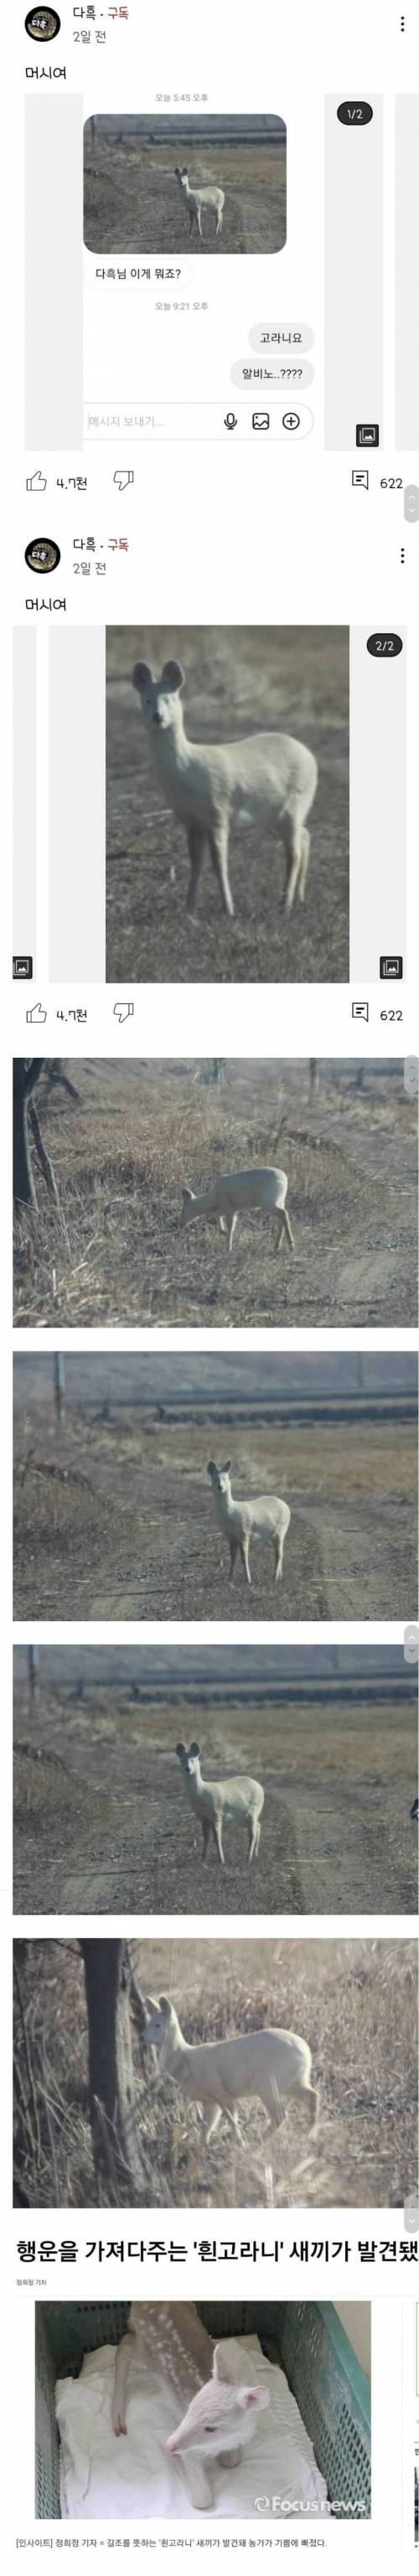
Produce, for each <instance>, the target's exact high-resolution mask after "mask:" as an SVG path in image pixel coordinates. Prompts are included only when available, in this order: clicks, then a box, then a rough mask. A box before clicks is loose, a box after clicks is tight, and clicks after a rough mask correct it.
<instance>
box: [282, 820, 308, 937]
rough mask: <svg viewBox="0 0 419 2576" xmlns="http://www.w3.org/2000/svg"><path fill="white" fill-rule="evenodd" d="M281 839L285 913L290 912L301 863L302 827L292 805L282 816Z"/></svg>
mask: <svg viewBox="0 0 419 2576" xmlns="http://www.w3.org/2000/svg"><path fill="white" fill-rule="evenodd" d="M282 838H283V843H284V849H285V853H286V858H287V860H288V873H287V891H286V896H285V911H286V912H292V906H293V902H294V895H295V892H296V887H297V885H298V879H299V875H300V869H301V867H302V862H303V836H302V826H301V824H300V823H299V821H298V817H297V815H296V813H295V811H293V807H292V805H290V806H289V807H288V811H287V813H285V814H283V816H282Z"/></svg>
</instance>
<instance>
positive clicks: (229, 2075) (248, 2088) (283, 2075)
mask: <svg viewBox="0 0 419 2576" xmlns="http://www.w3.org/2000/svg"><path fill="white" fill-rule="evenodd" d="M145 2000H146V2010H147V2013H148V2016H149V2018H148V2021H147V2022H146V2026H145V2032H144V2045H145V2046H146V2047H150V2048H154V2049H156V2050H157V2051H158V2054H159V2063H160V2067H161V2072H162V2074H163V2075H165V2076H166V2075H168V2076H169V2077H170V2081H171V2083H173V2084H178V2085H179V2087H180V2091H181V2092H182V2093H184V2094H185V2095H186V2099H187V2101H188V2102H200V2104H201V2112H202V2123H203V2145H204V2146H208V2145H209V2141H210V2138H214V2137H215V2134H216V2131H217V2129H219V2127H220V2121H221V2120H222V2117H223V2113H224V2118H225V2119H226V2120H227V2121H228V2126H229V2128H230V2129H232V2130H233V2132H234V2135H235V2137H236V2138H239V2137H240V2130H239V2123H238V2114H237V2103H238V2102H241V2101H243V2100H245V2098H246V2097H252V2098H253V2099H255V2098H256V2099H257V2100H258V2101H259V2102H263V2104H264V2108H265V2111H268V2113H269V2123H270V2128H271V2129H272V2130H273V2129H277V2128H278V2127H279V2125H280V2122H281V2120H282V2105H283V2102H284V2100H285V2099H286V2100H287V2102H289V2101H291V2100H293V2099H295V2097H296V2095H297V2093H298V2094H300V2093H303V2094H304V2097H305V2099H306V2100H307V2102H308V2107H309V2117H310V2126H311V2127H312V2128H314V2129H317V2124H318V2117H319V2102H318V2094H317V2092H316V2088H315V2085H314V2084H312V2082H311V2049H310V2048H309V2047H308V2044H307V2040H306V2039H298V2037H297V2035H296V2032H295V2031H293V2030H251V2031H250V2030H249V2031H247V2032H246V2034H245V2035H244V2036H240V2037H239V2038H234V2039H206V2040H202V2041H197V2042H196V2043H195V2044H194V2043H191V2042H189V2040H187V2039H185V2038H184V2034H183V2031H182V2030H181V2026H180V2021H179V2020H178V2015H177V2012H176V2010H175V2005H174V2004H172V2003H170V2002H169V1997H168V1995H160V1997H159V2002H158V2003H156V1999H155V1996H154V1995H146V1999H145Z"/></svg>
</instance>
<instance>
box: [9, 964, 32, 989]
mask: <svg viewBox="0 0 419 2576" xmlns="http://www.w3.org/2000/svg"><path fill="white" fill-rule="evenodd" d="M32 976H33V957H14V958H13V983H14V984H31V983H32Z"/></svg>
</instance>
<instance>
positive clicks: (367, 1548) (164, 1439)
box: [14, 1352, 417, 1624]
mask: <svg viewBox="0 0 419 2576" xmlns="http://www.w3.org/2000/svg"><path fill="white" fill-rule="evenodd" d="M358 1380H359V1385H358ZM14 1382H15V1510H14V1537H15V1555H14V1613H15V1617H16V1618H17V1619H25V1620H28V1619H31V1620H32V1619H34V1620H37V1619H65V1620H74V1619H77V1620H78V1619H82V1620H84V1619H118V1620H120V1619H135V1620H137V1621H138V1620H141V1619H147V1620H159V1619H163V1620H174V1621H180V1620H182V1621H186V1622H187V1621H190V1620H199V1621H206V1620H214V1619H216V1620H220V1621H225V1620H226V1619H230V1620H231V1619H233V1620H235V1621H237V1620H240V1621H246V1622H248V1623H250V1624H252V1622H253V1621H254V1620H255V1619H258V1620H265V1619H267V1620H278V1618H280V1619H281V1621H282V1620H290V1619H293V1620H300V1619H305V1620H317V1619H321V1620H324V1619H332V1620H340V1619H341V1620H348V1619H349V1620H351V1619H357V1620H362V1619H376V1620H380V1619H393V1620H394V1619H400V1620H404V1619H409V1618H410V1619H414V1618H415V1617H416V1603H417V1539H416V1509H417V1370H416V1363H415V1360H414V1358H412V1359H410V1358H409V1357H404V1356H403V1355H400V1354H398V1353H396V1354H395V1355H390V1354H388V1355H387V1354H384V1356H381V1355H377V1356H376V1358H374V1357H373V1356H371V1355H369V1354H367V1355H364V1356H363V1358H362V1360H360V1362H359V1364H358V1362H357V1361H356V1360H354V1358H353V1355H352V1354H347V1353H341V1354H339V1355H336V1356H335V1355H331V1354H330V1353H327V1354H323V1355H321V1356H320V1355H319V1360H318V1361H316V1360H315V1359H313V1358H312V1356H311V1354H309V1355H306V1354H303V1355H300V1356H298V1357H297V1358H296V1359H294V1358H293V1357H291V1355H290V1354H289V1353H287V1354H286V1356H285V1357H284V1356H282V1355H275V1358H274V1359H271V1358H269V1357H268V1358H267V1357H266V1355H264V1356H263V1357H262V1358H260V1357H259V1356H255V1357H253V1356H252V1355H251V1354H250V1353H248V1352H247V1353H245V1354H243V1355H238V1354H237V1355H235V1356H234V1357H232V1358H228V1359H226V1358H225V1357H224V1355H222V1356H221V1357H218V1355H217V1356H215V1355H214V1357H210V1356H209V1355H208V1354H207V1353H205V1352H201V1353H200V1355H199V1357H194V1356H193V1355H192V1354H185V1353H184V1352H182V1353H176V1354H174V1355H167V1354H166V1355H165V1356H162V1357H161V1358H159V1359H158V1360H157V1359H154V1357H151V1358H150V1355H149V1353H148V1352H147V1353H142V1354H141V1355H137V1356H134V1357H133V1356H132V1354H129V1353H128V1354H127V1353H120V1354H119V1355H118V1357H117V1358H113V1357H111V1356H110V1355H109V1356H102V1355H100V1354H99V1353H96V1354H95V1355H94V1356H93V1357H92V1358H90V1357H87V1356H85V1355H81V1356H78V1357H76V1356H73V1355H71V1356H70V1358H67V1360H66V1419H65V1421H63V1420H61V1421H60V1422H59V1423H58V1424H57V1422H56V1419H55V1414H54V1400H53V1361H52V1358H48V1359H45V1358H44V1356H43V1355H42V1356H41V1355H40V1354H39V1355H36V1356H35V1357H33V1356H32V1355H29V1354H28V1355H26V1354H25V1355H23V1354H22V1356H19V1357H18V1358H17V1359H15V1364H14ZM210 1457H212V1458H214V1457H215V1458H216V1459H218V1461H219V1462H220V1461H222V1460H225V1459H226V1458H227V1457H231V1458H232V1461H233V1492H234V1491H235V1492H236V1493H237V1494H238V1496H239V1497H240V1494H242V1495H247V1497H250V1498H251V1497H252V1495H257V1494H260V1493H265V1494H266V1493H270V1494H273V1495H275V1494H279V1495H280V1496H281V1498H282V1499H283V1500H285V1501H286V1502H287V1503H288V1504H289V1506H290V1509H291V1526H290V1529H289V1532H288V1536H287V1538H286V1542H285V1556H284V1573H283V1579H282V1583H281V1584H280V1585H276V1584H275V1582H274V1580H273V1559H272V1551H271V1549H267V1548H266V1547H260V1548H258V1547H257V1544H256V1545H255V1546H254V1549H253V1564H252V1588H251V1589H250V1590H249V1589H248V1587H247V1585H246V1584H245V1581H244V1576H243V1574H242V1569H241V1568H240V1574H238V1573H237V1569H236V1580H235V1582H234V1584H232V1583H230V1582H229V1580H228V1571H229V1551H228V1544H227V1542H226V1540H225V1539H224V1536H223V1533H222V1531H221V1530H220V1527H219V1524H218V1522H217V1519H216V1515H215V1512H214V1505H213V1499H212V1493H211V1488H210V1485H209V1482H208V1476H207V1463H208V1459H209V1458H210ZM240 1578H241V1579H240Z"/></svg>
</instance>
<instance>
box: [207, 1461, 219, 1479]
mask: <svg viewBox="0 0 419 2576" xmlns="http://www.w3.org/2000/svg"><path fill="white" fill-rule="evenodd" d="M207 1476H218V1467H216V1464H215V1458H210V1459H209V1462H208V1467H207Z"/></svg>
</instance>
